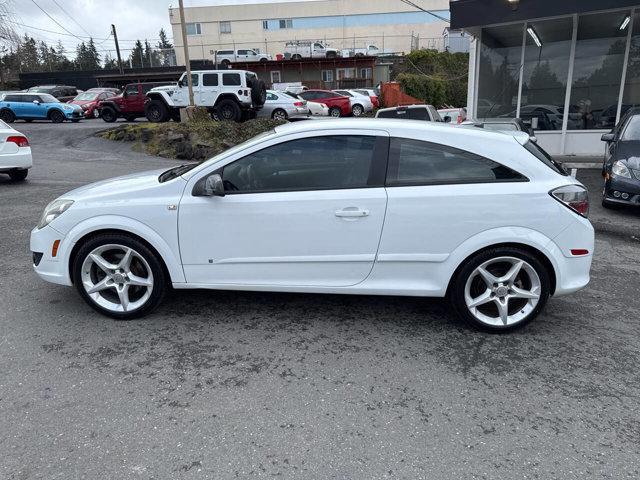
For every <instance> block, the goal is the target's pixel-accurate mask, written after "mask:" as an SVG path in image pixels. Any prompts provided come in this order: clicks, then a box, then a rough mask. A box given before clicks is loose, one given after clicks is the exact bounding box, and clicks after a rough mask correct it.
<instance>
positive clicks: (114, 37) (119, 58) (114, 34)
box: [111, 24, 124, 75]
mask: <svg viewBox="0 0 640 480" xmlns="http://www.w3.org/2000/svg"><path fill="white" fill-rule="evenodd" d="M111 33H113V39H114V40H115V42H116V54H117V55H118V68H119V69H120V75H124V69H123V68H122V57H121V56H120V45H119V44H118V34H117V33H116V26H115V25H114V24H111Z"/></svg>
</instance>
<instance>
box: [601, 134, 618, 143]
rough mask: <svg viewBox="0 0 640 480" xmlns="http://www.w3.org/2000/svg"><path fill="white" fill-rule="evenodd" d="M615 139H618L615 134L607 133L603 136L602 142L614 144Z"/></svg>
mask: <svg viewBox="0 0 640 480" xmlns="http://www.w3.org/2000/svg"><path fill="white" fill-rule="evenodd" d="M615 138H616V136H615V134H613V133H605V134H604V135H602V138H601V139H600V140H602V141H603V142H613V141H614V140H615Z"/></svg>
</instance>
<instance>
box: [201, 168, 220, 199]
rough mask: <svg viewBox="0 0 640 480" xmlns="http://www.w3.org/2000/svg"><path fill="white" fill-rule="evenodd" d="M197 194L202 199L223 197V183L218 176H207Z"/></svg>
mask: <svg viewBox="0 0 640 480" xmlns="http://www.w3.org/2000/svg"><path fill="white" fill-rule="evenodd" d="M198 193H199V194H200V196H203V197H224V182H223V181H222V177H221V176H220V174H218V173H214V174H212V175H209V176H208V177H207V178H206V179H205V181H204V186H203V188H202V190H201V191H200V192H198Z"/></svg>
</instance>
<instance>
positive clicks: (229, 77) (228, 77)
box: [222, 73, 242, 86]
mask: <svg viewBox="0 0 640 480" xmlns="http://www.w3.org/2000/svg"><path fill="white" fill-rule="evenodd" d="M222 84H223V85H226V86H240V85H242V82H241V81H240V74H239V73H223V74H222Z"/></svg>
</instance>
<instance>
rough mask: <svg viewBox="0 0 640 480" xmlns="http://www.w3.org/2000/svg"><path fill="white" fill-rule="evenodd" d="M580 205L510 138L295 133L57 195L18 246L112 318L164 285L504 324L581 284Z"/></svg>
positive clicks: (457, 132)
mask: <svg viewBox="0 0 640 480" xmlns="http://www.w3.org/2000/svg"><path fill="white" fill-rule="evenodd" d="M588 206H589V204H588V200H587V192H586V190H585V188H584V187H583V186H582V184H580V182H578V181H577V180H576V179H575V178H573V177H571V176H569V175H567V174H566V173H565V172H564V171H563V170H562V168H561V167H559V166H558V165H556V164H555V163H554V162H553V160H551V159H550V158H549V157H548V156H547V155H546V154H545V153H544V151H543V150H541V149H540V147H537V146H536V145H535V144H534V143H531V142H530V141H529V136H528V135H526V134H524V133H521V132H514V133H513V134H512V135H507V134H503V133H495V132H486V131H484V130H481V129H462V128H455V127H452V126H449V125H444V124H436V123H431V122H418V121H409V120H407V121H398V120H379V119H378V120H374V119H367V120H364V119H341V120H326V121H323V122H296V123H293V124H287V125H282V126H279V127H277V128H276V129H275V130H274V131H271V132H268V133H265V134H262V135H260V136H258V137H255V138H254V139H252V140H250V141H248V142H246V143H244V144H241V145H238V146H236V147H233V148H231V149H229V150H227V151H226V152H224V153H222V154H220V155H218V156H217V157H214V158H212V159H210V160H208V161H206V162H204V163H201V164H191V165H183V166H179V167H174V168H171V169H169V170H166V171H151V172H147V173H138V174H134V175H129V176H126V177H122V178H119V179H113V180H107V181H103V182H99V183H96V184H93V185H89V186H86V187H82V188H79V189H77V190H74V191H71V192H69V193H67V194H65V195H63V196H62V197H60V198H58V199H57V200H55V201H54V202H52V203H51V204H49V206H47V207H46V209H45V211H44V213H43V215H42V219H41V220H40V223H39V224H38V226H37V227H36V228H35V229H34V230H33V232H32V233H31V251H32V252H33V258H34V268H35V271H36V272H37V273H38V275H40V277H42V278H43V279H45V280H48V281H50V282H53V283H58V284H62V285H75V287H76V288H77V290H78V291H79V293H80V295H81V296H82V297H83V298H84V299H85V300H86V301H87V302H88V303H89V305H91V306H92V307H93V308H95V309H96V310H98V311H99V312H102V313H104V314H106V315H109V316H111V317H114V318H119V319H128V318H133V317H136V316H140V315H143V314H146V313H148V312H150V311H151V310H152V309H153V308H155V307H156V306H157V305H158V304H159V303H160V301H161V300H162V298H163V295H164V293H165V292H166V291H167V287H168V286H172V287H173V288H175V289H185V288H209V289H223V290H261V291H279V292H316V293H334V294H336V293H343V294H367V295H411V296H424V297H445V296H447V297H448V298H449V299H450V300H451V302H452V304H453V306H454V308H455V311H456V312H457V313H458V314H459V315H460V316H461V317H462V318H464V319H465V320H468V321H469V322H471V323H472V324H474V325H476V326H478V327H481V328H484V329H488V330H495V331H507V330H511V329H513V328H516V327H519V326H522V325H524V324H525V323H527V322H528V321H530V320H532V319H533V318H535V317H536V316H537V315H538V314H539V313H540V312H541V311H542V308H543V307H544V305H545V303H546V302H547V299H548V298H549V296H550V295H556V296H559V295H565V294H569V293H572V292H575V291H576V290H579V289H581V288H583V287H584V286H585V285H587V283H588V282H589V270H590V267H591V259H592V255H593V248H594V233H593V228H592V226H591V224H590V223H589V221H588V220H587V218H586V215H587V211H588Z"/></svg>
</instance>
